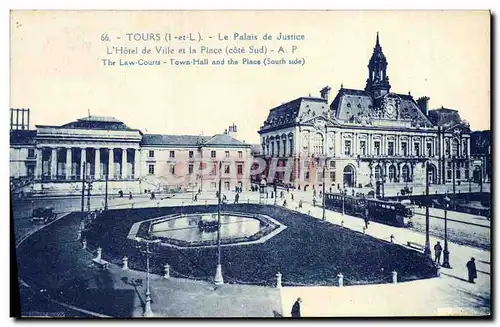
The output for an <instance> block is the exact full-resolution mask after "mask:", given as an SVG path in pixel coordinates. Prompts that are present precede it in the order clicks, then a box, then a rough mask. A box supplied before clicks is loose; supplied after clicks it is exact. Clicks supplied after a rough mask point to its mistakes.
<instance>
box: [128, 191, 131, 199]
mask: <svg viewBox="0 0 500 327" xmlns="http://www.w3.org/2000/svg"><path fill="white" fill-rule="evenodd" d="M128 199H129V200H132V192H128Z"/></svg>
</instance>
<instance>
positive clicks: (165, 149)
mask: <svg viewBox="0 0 500 327" xmlns="http://www.w3.org/2000/svg"><path fill="white" fill-rule="evenodd" d="M20 113H22V114H21V115H20ZM25 114H26V117H28V118H27V119H28V122H26V120H25ZM28 127H29V110H26V109H11V132H10V176H11V187H12V190H14V189H16V191H17V192H24V193H29V194H47V195H62V194H80V193H81V189H82V179H83V177H84V176H85V180H86V181H91V182H92V194H102V193H104V192H105V187H106V185H105V184H106V177H107V180H108V190H109V192H110V193H114V194H116V192H117V191H119V190H122V191H123V192H125V193H126V194H127V193H128V192H132V193H144V192H147V191H155V192H162V191H168V190H183V191H186V190H202V191H204V190H212V191H213V190H215V189H216V187H217V185H218V178H219V162H222V169H223V171H221V172H220V175H221V180H222V187H223V190H227V191H229V190H234V189H235V187H236V186H238V187H242V188H243V189H248V188H249V187H250V178H249V174H248V173H247V172H246V169H247V166H249V165H248V164H247V162H248V160H249V158H251V154H250V145H249V144H246V143H244V142H241V141H239V140H237V139H236V138H235V137H236V131H237V130H236V129H237V127H236V126H235V125H234V124H233V125H232V126H230V127H229V129H228V130H226V131H225V132H224V133H223V134H216V135H213V136H202V135H167V134H144V133H142V132H141V131H140V130H138V129H134V128H130V127H129V126H127V125H126V124H124V123H123V122H122V121H120V120H118V119H116V118H114V117H103V116H90V115H89V116H88V117H84V118H81V119H77V120H76V121H73V122H70V123H67V124H64V125H61V126H48V125H36V129H35V130H30V129H29V128H28ZM248 169H249V167H248ZM203 170H204V171H205V173H202V171H203Z"/></svg>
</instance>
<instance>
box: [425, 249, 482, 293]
mask: <svg viewBox="0 0 500 327" xmlns="http://www.w3.org/2000/svg"><path fill="white" fill-rule="evenodd" d="M442 252H443V247H442V246H441V243H440V242H439V241H437V243H436V245H434V262H435V263H437V264H438V265H441V253H442ZM465 266H466V267H467V273H468V281H469V283H472V284H475V282H474V279H476V278H477V269H476V259H475V258H474V257H472V258H470V260H469V261H468V262H467V264H466V265H465Z"/></svg>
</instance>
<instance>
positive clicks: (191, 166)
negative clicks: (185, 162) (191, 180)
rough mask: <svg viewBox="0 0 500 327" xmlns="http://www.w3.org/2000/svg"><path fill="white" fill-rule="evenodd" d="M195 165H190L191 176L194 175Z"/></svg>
mask: <svg viewBox="0 0 500 327" xmlns="http://www.w3.org/2000/svg"><path fill="white" fill-rule="evenodd" d="M193 170H194V165H189V175H192V174H193Z"/></svg>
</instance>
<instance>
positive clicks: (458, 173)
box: [455, 169, 461, 179]
mask: <svg viewBox="0 0 500 327" xmlns="http://www.w3.org/2000/svg"><path fill="white" fill-rule="evenodd" d="M455 172H456V174H455V175H456V177H455V178H456V179H460V178H461V177H460V176H461V174H460V169H457V170H455Z"/></svg>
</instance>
